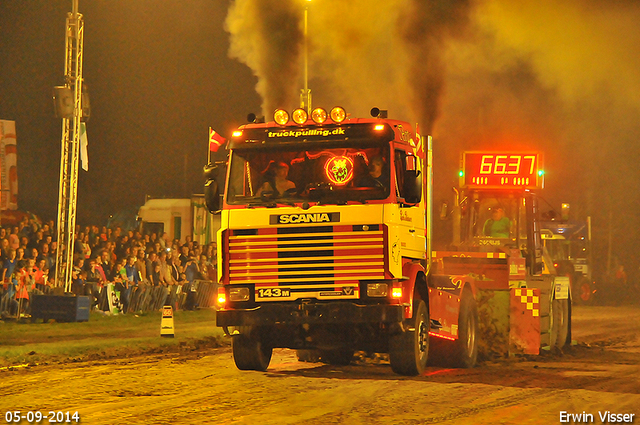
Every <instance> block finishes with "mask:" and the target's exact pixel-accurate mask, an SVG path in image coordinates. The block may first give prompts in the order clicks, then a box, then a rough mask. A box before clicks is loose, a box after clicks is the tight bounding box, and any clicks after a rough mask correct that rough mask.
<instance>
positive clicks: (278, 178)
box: [256, 161, 296, 197]
mask: <svg viewBox="0 0 640 425" xmlns="http://www.w3.org/2000/svg"><path fill="white" fill-rule="evenodd" d="M288 175H289V166H288V165H287V164H286V163H284V162H275V161H272V162H270V163H269V166H267V169H266V170H265V172H264V183H263V184H262V186H261V187H260V189H258V192H257V193H256V195H257V196H261V195H262V194H263V193H266V192H273V193H274V195H275V196H276V197H281V196H283V195H284V194H285V192H287V191H291V190H295V189H296V185H295V183H294V182H292V181H291V180H289V179H287V177H288Z"/></svg>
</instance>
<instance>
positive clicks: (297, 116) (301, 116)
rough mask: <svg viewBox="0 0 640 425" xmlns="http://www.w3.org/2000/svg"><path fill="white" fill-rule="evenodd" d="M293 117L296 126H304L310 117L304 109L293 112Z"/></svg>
mask: <svg viewBox="0 0 640 425" xmlns="http://www.w3.org/2000/svg"><path fill="white" fill-rule="evenodd" d="M291 116H292V118H293V122H295V123H296V124H304V123H305V122H307V119H309V115H308V114H307V111H305V110H304V109H302V108H298V109H296V110H295V111H293V113H292V114H291Z"/></svg>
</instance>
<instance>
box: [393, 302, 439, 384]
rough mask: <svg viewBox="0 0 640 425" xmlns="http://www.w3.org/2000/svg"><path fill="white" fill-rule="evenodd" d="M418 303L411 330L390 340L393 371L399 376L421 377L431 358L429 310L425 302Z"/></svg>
mask: <svg viewBox="0 0 640 425" xmlns="http://www.w3.org/2000/svg"><path fill="white" fill-rule="evenodd" d="M415 302H416V303H417V305H416V307H415V310H414V315H413V318H412V319H411V322H412V323H411V325H410V329H411V330H407V331H404V332H402V333H400V334H397V335H392V336H391V337H390V338H389V361H390V362H391V369H393V371H394V372H395V373H397V374H399V375H409V376H412V375H419V374H421V373H422V372H423V371H424V369H425V367H426V366H427V360H428V356H429V323H430V322H429V309H428V308H427V305H426V304H425V302H424V301H423V300H421V299H416V300H415Z"/></svg>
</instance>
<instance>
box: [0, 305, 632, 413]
mask: <svg viewBox="0 0 640 425" xmlns="http://www.w3.org/2000/svg"><path fill="white" fill-rule="evenodd" d="M639 331H640V308H638V307H582V308H576V309H575V310H574V331H573V332H574V335H573V339H574V340H577V341H578V345H577V346H575V347H573V348H572V349H571V350H570V352H568V353H565V354H564V355H562V356H560V355H555V356H552V355H545V356H540V357H530V358H527V359H523V358H516V359H509V360H501V361H492V362H485V363H483V364H481V365H479V366H478V367H476V368H474V369H470V370H459V369H437V368H428V370H427V371H426V373H425V374H424V375H423V376H420V377H416V378H406V377H400V376H398V375H395V374H393V372H392V371H391V369H390V368H389V366H388V364H384V363H380V364H376V363H374V362H371V361H368V362H361V363H357V364H353V365H351V366H348V367H333V366H327V365H321V364H315V363H299V362H298V361H297V360H296V357H295V353H294V352H293V351H291V350H276V351H275V353H274V358H273V360H272V363H271V366H270V368H269V371H268V372H267V373H259V372H239V371H237V370H236V368H235V366H234V364H233V360H232V358H231V351H230V349H229V348H220V349H215V350H211V351H208V352H197V351H195V352H191V353H190V354H188V355H177V354H158V355H154V356H138V357H131V358H128V359H116V360H113V359H112V360H104V361H93V362H84V363H68V364H63V365H49V366H37V367H32V368H29V369H18V370H15V371H5V372H1V373H0V394H2V398H0V413H1V414H2V417H1V418H0V423H4V422H2V421H4V415H5V412H6V411H7V410H21V411H22V412H23V414H24V413H25V412H27V411H29V410H31V411H35V410H39V411H42V412H43V413H46V412H48V411H50V410H56V411H58V410H62V411H72V412H74V411H78V412H79V414H80V417H81V421H82V423H85V424H148V423H157V424H192V423H256V422H260V423H262V424H272V423H273V424H281V423H308V424H327V423H385V424H386V423H409V424H414V423H415V424H419V423H450V424H465V423H469V424H471V423H473V424H500V423H504V424H527V423H531V424H557V423H561V422H560V412H561V411H566V412H568V413H576V414H580V413H583V411H584V412H586V413H590V414H592V415H593V417H594V422H593V423H601V421H600V418H599V417H598V412H599V411H600V412H605V411H607V410H608V411H611V412H612V413H627V414H635V417H634V418H633V419H634V423H640V332H639ZM23 423H27V422H26V421H24V422H23ZM43 423H47V422H43Z"/></svg>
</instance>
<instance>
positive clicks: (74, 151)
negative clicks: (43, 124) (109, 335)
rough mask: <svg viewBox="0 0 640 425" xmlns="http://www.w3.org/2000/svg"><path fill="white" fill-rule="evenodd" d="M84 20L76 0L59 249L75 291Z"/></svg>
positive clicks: (69, 36)
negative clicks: (70, 102)
mask: <svg viewBox="0 0 640 425" xmlns="http://www.w3.org/2000/svg"><path fill="white" fill-rule="evenodd" d="M83 35H84V21H83V20H82V15H81V14H79V13H78V0H73V7H72V12H71V13H69V14H68V15H67V26H66V36H65V43H66V58H65V69H64V73H65V87H68V88H69V89H71V91H72V93H73V102H74V108H73V117H72V118H62V143H61V144H62V149H61V154H60V188H59V191H60V192H59V197H58V227H57V231H58V233H57V234H58V238H57V241H58V249H57V251H56V286H62V285H64V288H65V292H71V271H72V269H73V251H74V242H75V227H76V206H77V202H78V164H79V159H80V122H81V119H82V82H83V78H82V51H83Z"/></svg>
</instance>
